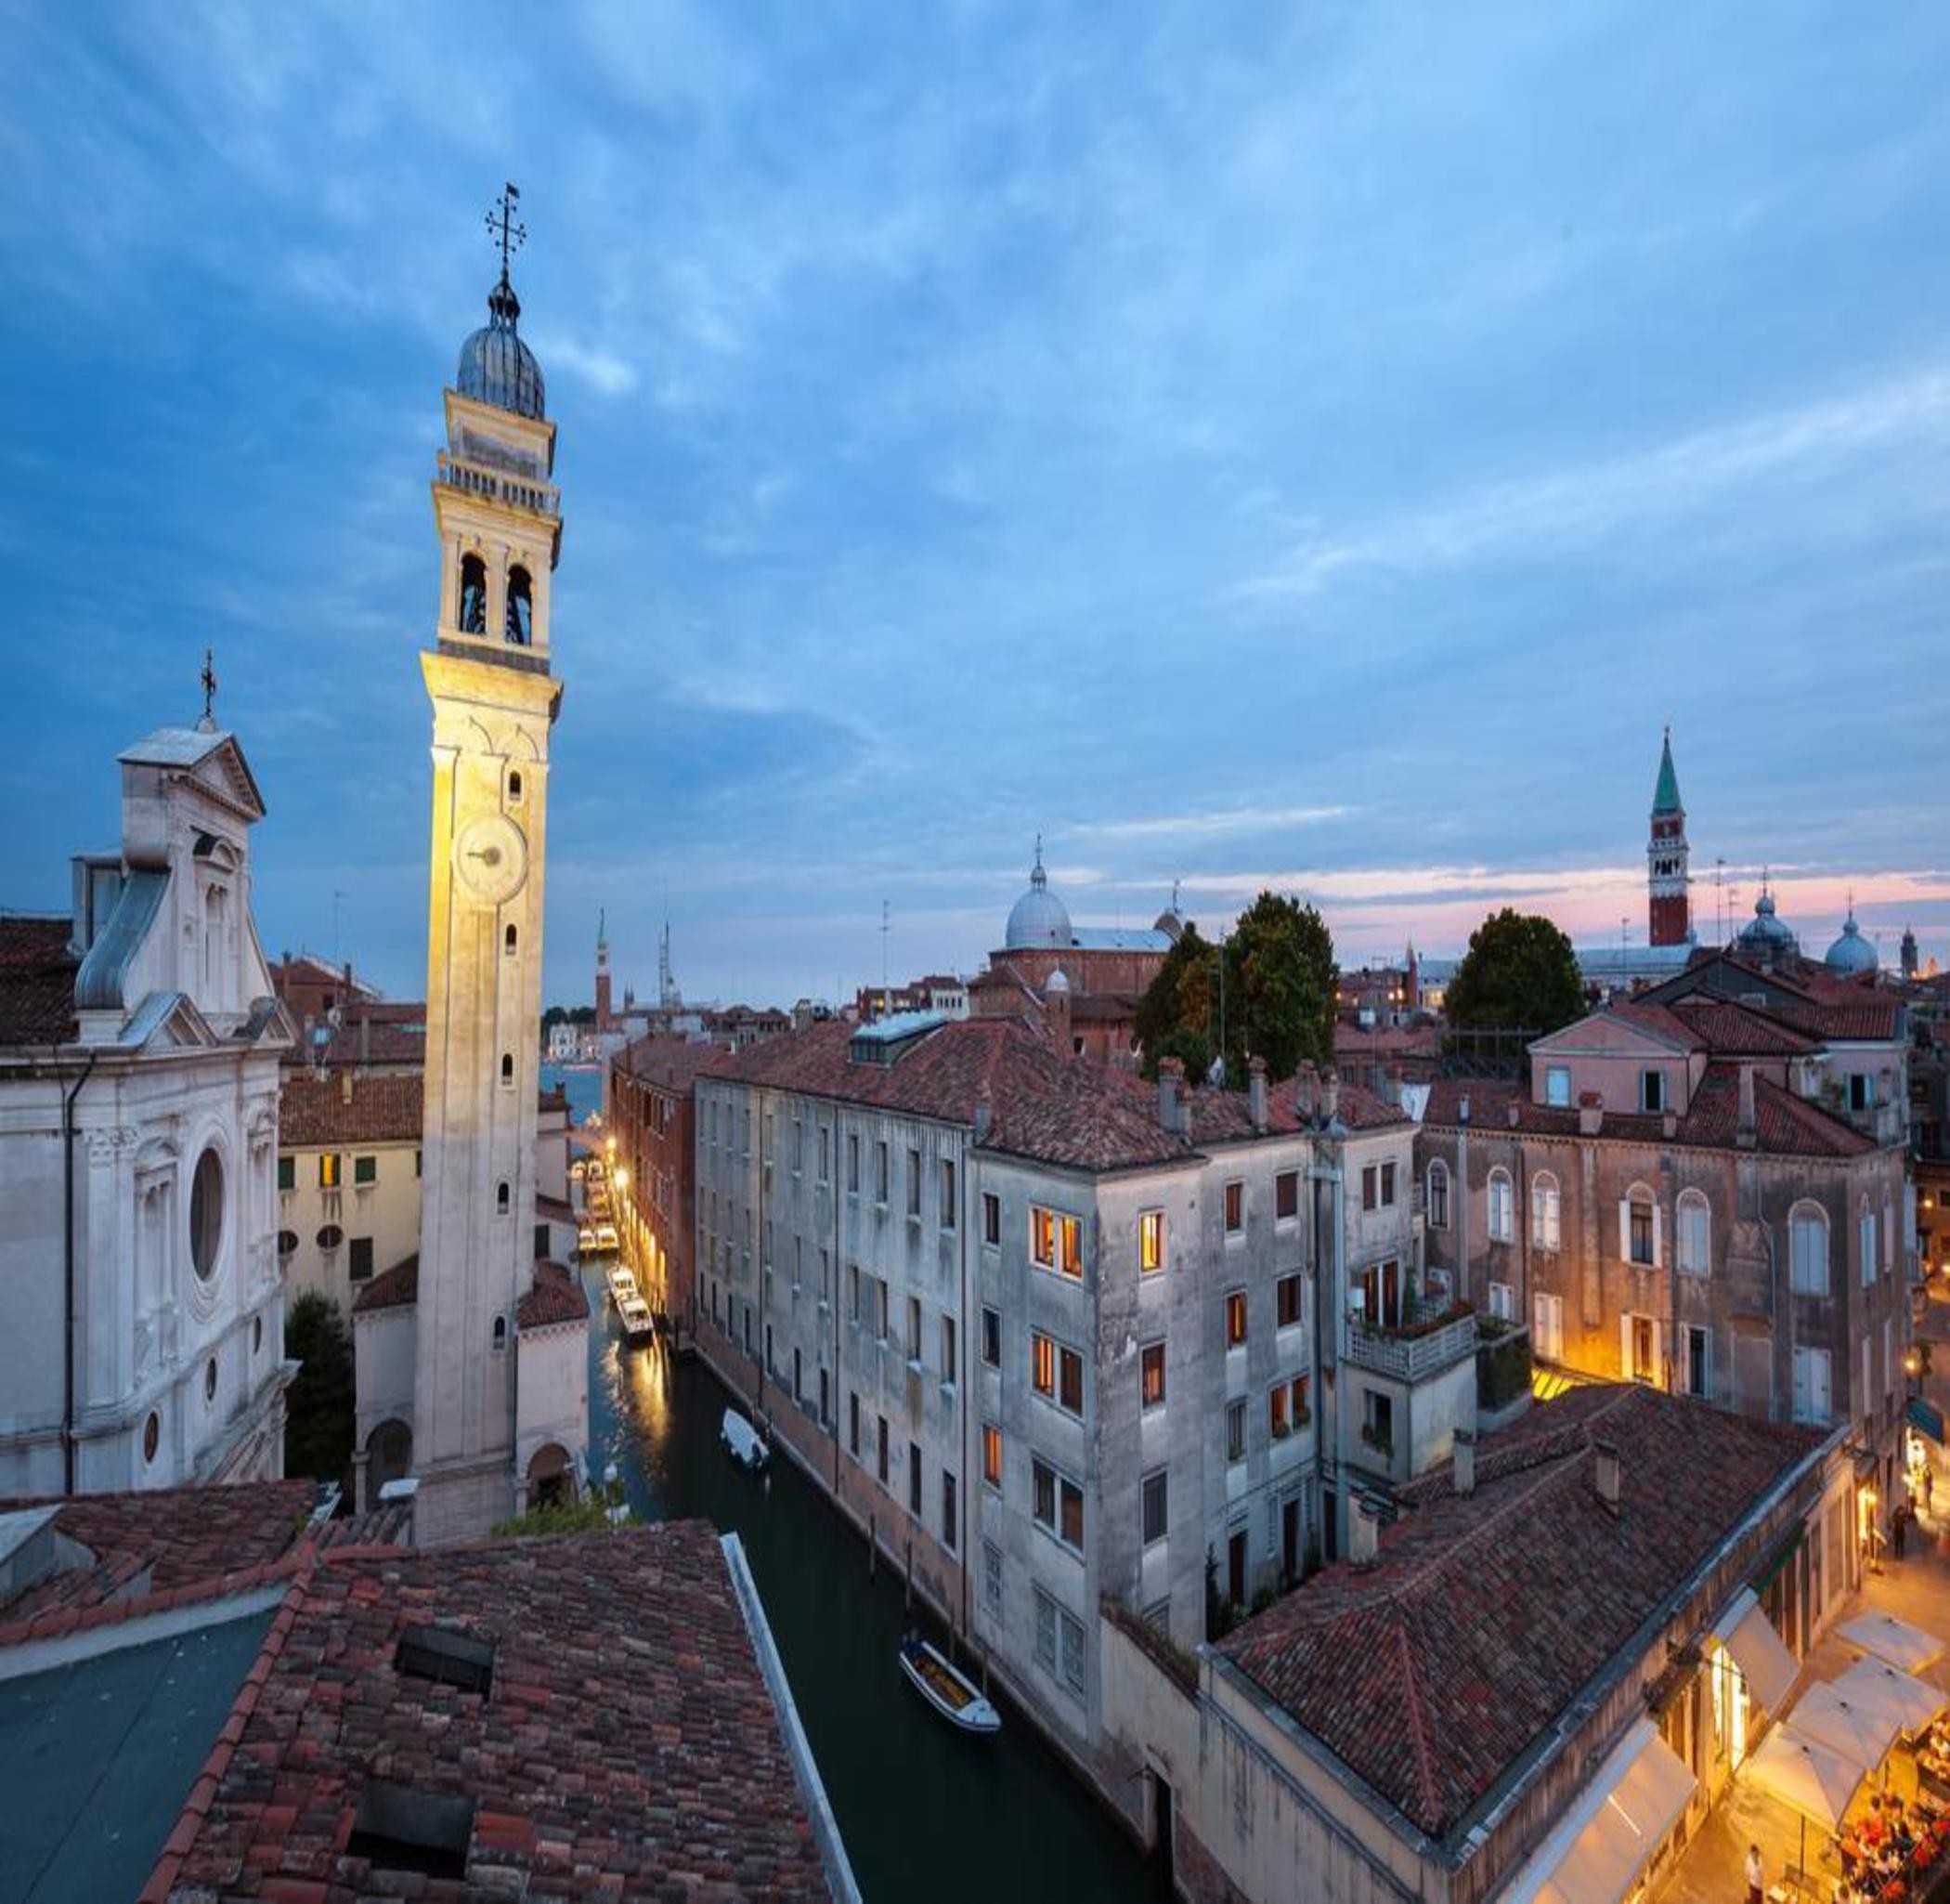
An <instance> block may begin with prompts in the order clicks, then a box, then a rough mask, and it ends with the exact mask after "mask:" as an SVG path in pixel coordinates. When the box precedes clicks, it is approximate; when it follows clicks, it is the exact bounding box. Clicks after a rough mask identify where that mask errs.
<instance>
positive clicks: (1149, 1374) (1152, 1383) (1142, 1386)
mask: <svg viewBox="0 0 1950 1904" xmlns="http://www.w3.org/2000/svg"><path fill="white" fill-rule="evenodd" d="M1137 1369H1138V1375H1137V1382H1138V1390H1139V1393H1140V1395H1141V1397H1142V1405H1143V1406H1144V1407H1146V1408H1163V1406H1164V1344H1163V1343H1162V1342H1147V1343H1146V1344H1145V1345H1144V1347H1143V1348H1142V1349H1140V1350H1138V1351H1137Z"/></svg>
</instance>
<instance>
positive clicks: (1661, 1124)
mask: <svg viewBox="0 0 1950 1904" xmlns="http://www.w3.org/2000/svg"><path fill="white" fill-rule="evenodd" d="M1658 1128H1659V1134H1660V1135H1661V1136H1662V1137H1663V1138H1664V1139H1665V1140H1666V1141H1667V1142H1668V1143H1670V1142H1671V1141H1672V1140H1673V1139H1674V1138H1675V1137H1677V1136H1678V1135H1679V1113H1678V1112H1677V1111H1675V1110H1674V1109H1673V1108H1672V1106H1671V1105H1670V1104H1668V1105H1667V1106H1666V1109H1665V1112H1664V1114H1663V1115H1661V1116H1660V1118H1659V1120H1658Z"/></svg>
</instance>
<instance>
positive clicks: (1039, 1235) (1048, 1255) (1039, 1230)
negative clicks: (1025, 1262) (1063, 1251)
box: [1029, 1204, 1056, 1270]
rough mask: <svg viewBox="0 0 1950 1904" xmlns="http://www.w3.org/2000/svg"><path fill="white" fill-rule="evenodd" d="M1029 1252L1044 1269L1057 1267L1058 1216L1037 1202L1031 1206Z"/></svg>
mask: <svg viewBox="0 0 1950 1904" xmlns="http://www.w3.org/2000/svg"><path fill="white" fill-rule="evenodd" d="M1029 1253H1030V1256H1031V1257H1032V1258H1033V1259H1034V1260H1035V1261H1036V1262H1038V1263H1040V1264H1041V1265H1042V1266H1043V1268H1044V1269H1046V1270H1053V1269H1055V1267H1056V1216H1055V1214H1054V1212H1052V1211H1049V1210H1046V1209H1044V1208H1043V1207H1042V1206H1040V1205H1037V1204H1032V1205H1031V1206H1029Z"/></svg>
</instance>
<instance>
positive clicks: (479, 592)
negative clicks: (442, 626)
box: [456, 555, 487, 634]
mask: <svg viewBox="0 0 1950 1904" xmlns="http://www.w3.org/2000/svg"><path fill="white" fill-rule="evenodd" d="M456 619H457V620H458V621H459V624H460V629H461V633H462V634H486V633H487V564H486V563H485V562H483V561H482V560H481V558H480V557H479V556H478V555H462V556H461V606H460V612H459V615H458V617H457V618H456Z"/></svg>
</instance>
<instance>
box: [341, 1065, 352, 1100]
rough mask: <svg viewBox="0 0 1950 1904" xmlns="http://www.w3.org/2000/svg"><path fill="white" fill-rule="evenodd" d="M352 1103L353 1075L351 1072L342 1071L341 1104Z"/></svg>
mask: <svg viewBox="0 0 1950 1904" xmlns="http://www.w3.org/2000/svg"><path fill="white" fill-rule="evenodd" d="M339 1102H340V1103H342V1104H349V1103H350V1102H352V1074H351V1072H349V1071H342V1072H340V1073H339Z"/></svg>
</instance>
